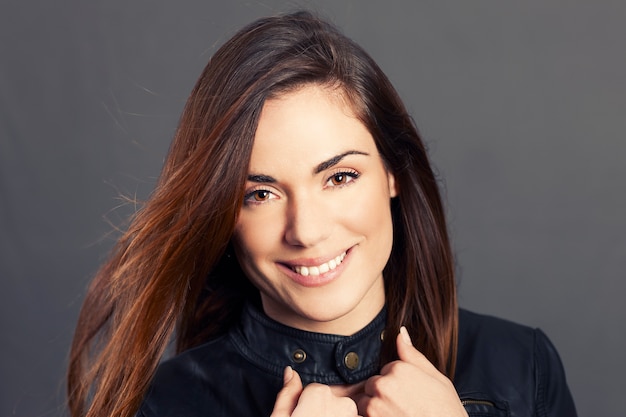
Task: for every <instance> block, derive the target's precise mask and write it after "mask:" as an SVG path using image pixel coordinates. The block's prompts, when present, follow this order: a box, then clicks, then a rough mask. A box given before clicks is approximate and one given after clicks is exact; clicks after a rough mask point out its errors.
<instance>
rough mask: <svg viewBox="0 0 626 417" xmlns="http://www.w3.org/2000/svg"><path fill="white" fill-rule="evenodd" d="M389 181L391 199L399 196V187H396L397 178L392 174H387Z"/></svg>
mask: <svg viewBox="0 0 626 417" xmlns="http://www.w3.org/2000/svg"><path fill="white" fill-rule="evenodd" d="M387 181H388V182H389V196H390V197H391V198H394V197H397V196H398V186H397V185H396V177H394V176H393V174H392V173H391V172H387Z"/></svg>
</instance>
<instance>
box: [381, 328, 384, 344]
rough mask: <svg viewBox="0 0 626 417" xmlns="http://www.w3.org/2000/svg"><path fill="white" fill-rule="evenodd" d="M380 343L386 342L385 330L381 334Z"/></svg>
mask: <svg viewBox="0 0 626 417" xmlns="http://www.w3.org/2000/svg"><path fill="white" fill-rule="evenodd" d="M380 341H381V342H384V341H385V331H384V330H383V331H382V332H380Z"/></svg>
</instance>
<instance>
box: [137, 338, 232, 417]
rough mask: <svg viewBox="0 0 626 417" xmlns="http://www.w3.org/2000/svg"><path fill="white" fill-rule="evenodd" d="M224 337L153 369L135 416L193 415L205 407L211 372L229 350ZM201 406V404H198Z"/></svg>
mask: <svg viewBox="0 0 626 417" xmlns="http://www.w3.org/2000/svg"><path fill="white" fill-rule="evenodd" d="M230 345H231V344H230V342H229V340H228V337H227V336H222V337H219V338H217V339H215V340H213V341H211V342H209V343H205V344H203V345H201V346H198V347H196V348H192V349H190V350H188V351H185V352H183V353H181V354H179V355H177V356H175V357H173V358H170V359H168V360H165V361H163V362H162V363H161V364H160V365H159V367H158V368H157V371H156V374H155V375H154V377H153V379H152V381H151V383H150V387H149V388H148V391H147V393H146V396H145V398H144V400H143V403H142V405H141V408H140V410H139V413H138V416H178V415H180V416H195V415H199V414H198V412H199V411H200V410H205V409H206V407H209V403H210V402H211V401H212V398H211V392H212V390H211V389H208V388H209V387H210V386H211V385H212V384H213V381H215V376H214V375H213V373H214V372H217V371H218V369H219V368H220V367H221V366H220V364H222V363H224V362H226V363H227V362H228V361H229V359H228V357H229V356H232V353H233V349H232V347H231V346H230ZM201 403H203V404H201Z"/></svg>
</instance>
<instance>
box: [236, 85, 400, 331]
mask: <svg viewBox="0 0 626 417" xmlns="http://www.w3.org/2000/svg"><path fill="white" fill-rule="evenodd" d="M346 103H347V102H346V101H344V98H343V96H342V93H341V92H340V91H339V90H335V89H329V88H324V87H321V86H314V85H311V86H305V87H303V88H301V89H299V90H296V91H295V92H290V93H287V94H284V95H283V96H280V97H279V98H277V99H271V100H268V101H267V102H266V103H265V105H264V107H263V109H262V113H261V117H260V120H259V125H258V128H257V131H256V136H255V138H254V146H253V148H252V155H251V159H250V166H249V172H248V181H247V185H246V197H245V201H244V205H243V208H242V209H241V212H240V214H239V219H238V221H237V225H236V229H235V242H236V248H237V257H238V259H239V262H240V263H241V266H242V268H243V270H244V271H245V273H246V274H247V276H248V278H249V279H250V280H251V281H252V283H253V284H254V285H255V286H256V287H257V288H258V289H259V291H260V293H261V300H262V303H263V309H264V310H265V312H266V313H267V315H268V316H270V317H272V318H273V319H274V320H277V321H279V322H281V323H284V324H286V325H289V326H292V327H296V328H300V329H303V330H310V331H316V332H322V333H334V334H345V335H348V334H352V333H354V332H356V331H358V330H360V329H361V328H363V327H364V326H365V325H366V324H367V323H369V322H370V321H371V320H372V319H373V318H374V317H375V316H376V314H378V312H379V311H380V309H381V308H382V307H383V304H384V301H385V292H384V286H383V276H382V271H383V268H384V267H385V264H386V263H387V260H388V258H389V255H390V253H391V245H392V240H393V236H392V223H391V211H390V199H391V198H392V197H394V196H395V195H396V189H395V184H394V178H393V176H392V175H390V174H389V173H388V172H387V171H386V169H385V167H384V165H383V161H382V159H381V157H380V155H379V154H378V150H377V149H376V145H375V143H374V139H373V138H372V136H371V135H370V133H369V132H368V130H367V129H366V128H365V126H364V125H363V124H362V123H361V122H360V121H359V120H358V119H356V117H355V116H354V114H353V111H352V110H351V108H350V106H349V105H347V104H346Z"/></svg>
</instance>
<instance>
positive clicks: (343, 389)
mask: <svg viewBox="0 0 626 417" xmlns="http://www.w3.org/2000/svg"><path fill="white" fill-rule="evenodd" d="M364 386H365V381H362V382H357V383H356V384H352V385H331V386H330V391H331V392H332V393H333V395H334V396H335V397H348V398H352V399H353V400H354V398H356V396H357V395H359V394H360V393H362V392H363V387H364Z"/></svg>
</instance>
